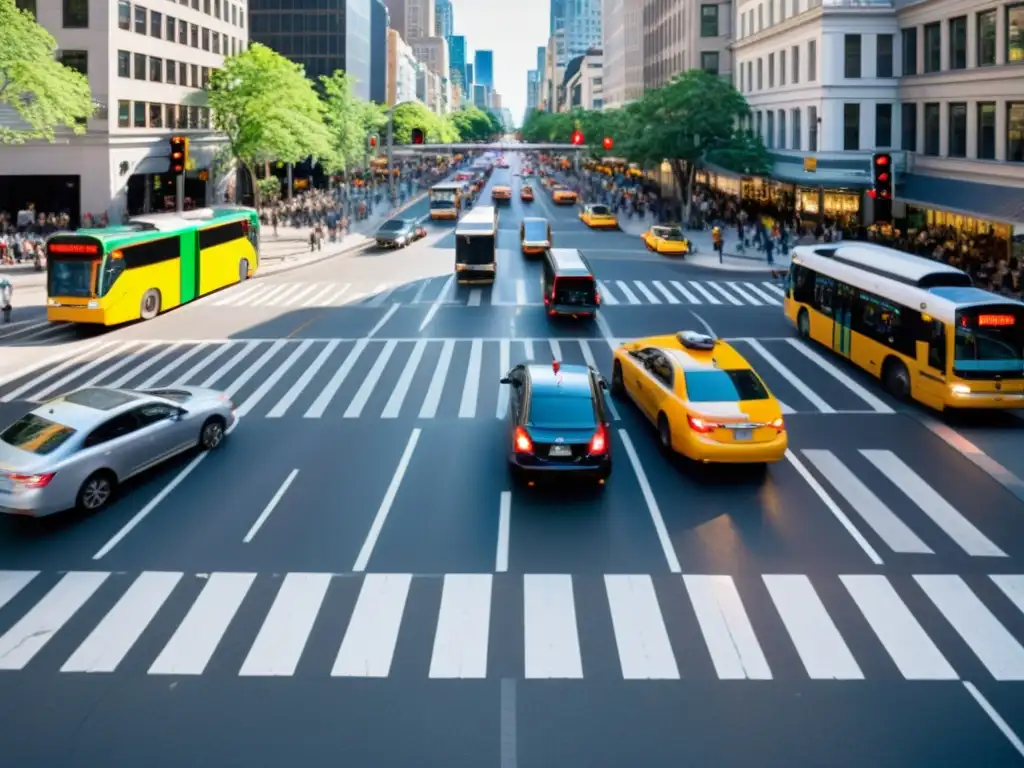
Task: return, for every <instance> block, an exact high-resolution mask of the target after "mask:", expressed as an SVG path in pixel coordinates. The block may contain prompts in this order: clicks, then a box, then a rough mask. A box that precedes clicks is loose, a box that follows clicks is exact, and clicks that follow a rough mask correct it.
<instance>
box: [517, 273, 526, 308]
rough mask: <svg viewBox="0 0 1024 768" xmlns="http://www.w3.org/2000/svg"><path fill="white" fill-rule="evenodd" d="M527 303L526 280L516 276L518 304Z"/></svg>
mask: <svg viewBox="0 0 1024 768" xmlns="http://www.w3.org/2000/svg"><path fill="white" fill-rule="evenodd" d="M526 303H527V298H526V281H525V280H523V279H522V278H521V277H520V278H516V304H518V305H519V306H524V305H525V304H526Z"/></svg>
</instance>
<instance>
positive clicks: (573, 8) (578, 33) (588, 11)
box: [564, 0, 602, 62]
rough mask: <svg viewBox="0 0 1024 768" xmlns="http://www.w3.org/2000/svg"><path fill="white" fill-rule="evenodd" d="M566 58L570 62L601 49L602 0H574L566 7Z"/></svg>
mask: <svg viewBox="0 0 1024 768" xmlns="http://www.w3.org/2000/svg"><path fill="white" fill-rule="evenodd" d="M564 26H565V58H566V61H567V62H568V61H569V60H571V59H574V58H576V57H577V56H583V55H584V54H586V52H587V51H589V50H590V49H591V48H600V47H601V44H602V39H601V38H602V34H601V0H574V2H571V3H567V4H566V6H565V24H564Z"/></svg>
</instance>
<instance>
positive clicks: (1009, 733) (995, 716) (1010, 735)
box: [963, 680, 1024, 757]
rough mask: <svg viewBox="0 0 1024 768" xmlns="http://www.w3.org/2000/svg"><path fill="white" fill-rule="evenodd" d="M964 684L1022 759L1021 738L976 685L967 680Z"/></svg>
mask: <svg viewBox="0 0 1024 768" xmlns="http://www.w3.org/2000/svg"><path fill="white" fill-rule="evenodd" d="M963 683H964V688H966V689H967V692H968V693H969V694H970V695H971V698H973V699H974V700H975V701H976V702H977V703H978V706H979V707H981V708H982V710H984V712H985V714H986V715H988V717H989V719H990V720H991V721H992V722H993V723H994V724H995V726H996V728H998V729H999V731H1000V732H1001V733H1002V734H1003V736H1005V737H1006V740H1007V741H1009V742H1010V744H1011V745H1012V746H1013V748H1014V749H1016V750H1017V752H1018V753H1019V754H1020V755H1021V756H1022V757H1024V742H1022V741H1021V740H1020V738H1018V736H1017V734H1016V733H1014V732H1013V729H1012V728H1011V727H1010V725H1009V724H1008V723H1007V722H1006V721H1005V720H1004V719H1003V718H1002V716H1001V715H1000V714H999V713H998V712H997V711H996V708H995V707H993V706H992V705H991V704H989V703H988V699H986V698H985V697H984V696H982V695H981V691H979V690H978V689H977V688H976V687H975V685H974V683H972V682H969V681H967V680H964V681H963Z"/></svg>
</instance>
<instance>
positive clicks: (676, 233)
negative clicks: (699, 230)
mask: <svg viewBox="0 0 1024 768" xmlns="http://www.w3.org/2000/svg"><path fill="white" fill-rule="evenodd" d="M640 239H641V240H643V241H644V245H646V246H647V250H649V251H654V252H655V253H664V254H666V255H670V256H685V255H686V254H688V253H689V252H690V241H689V240H687V239H686V235H684V234H683V230H682V229H680V228H679V227H666V226H655V227H651V228H650V229H649V230H647V231H646V232H644V233H643V234H642V235H640Z"/></svg>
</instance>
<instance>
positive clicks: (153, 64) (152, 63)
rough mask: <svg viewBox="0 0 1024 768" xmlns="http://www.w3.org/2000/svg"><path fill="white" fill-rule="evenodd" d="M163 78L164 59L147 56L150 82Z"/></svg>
mask: <svg viewBox="0 0 1024 768" xmlns="http://www.w3.org/2000/svg"><path fill="white" fill-rule="evenodd" d="M163 79H164V60H163V59H158V58H157V57H156V56H150V57H149V80H150V82H152V83H159V82H162V81H163Z"/></svg>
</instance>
